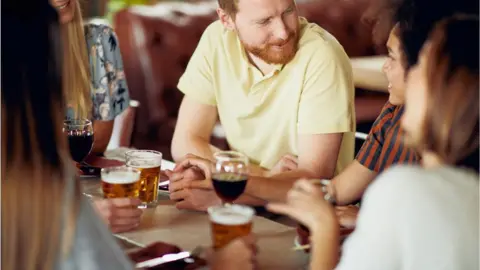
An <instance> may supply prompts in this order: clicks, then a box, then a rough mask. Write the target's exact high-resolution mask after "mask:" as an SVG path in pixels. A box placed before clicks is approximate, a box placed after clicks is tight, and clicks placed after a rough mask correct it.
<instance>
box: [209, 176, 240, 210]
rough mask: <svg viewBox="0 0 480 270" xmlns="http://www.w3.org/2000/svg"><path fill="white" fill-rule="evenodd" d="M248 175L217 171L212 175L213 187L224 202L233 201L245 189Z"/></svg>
mask: <svg viewBox="0 0 480 270" xmlns="http://www.w3.org/2000/svg"><path fill="white" fill-rule="evenodd" d="M247 179H248V175H245V174H236V173H218V174H214V175H213V176H212V182H213V188H214V189H215V192H216V193H217V195H218V197H220V199H222V200H223V201H224V202H229V203H231V202H233V201H235V200H236V199H238V197H240V195H242V193H243V192H244V191H245V187H246V186H247Z"/></svg>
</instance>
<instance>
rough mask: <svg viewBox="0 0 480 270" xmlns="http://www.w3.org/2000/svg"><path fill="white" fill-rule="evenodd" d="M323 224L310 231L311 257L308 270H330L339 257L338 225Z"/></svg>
mask: <svg viewBox="0 0 480 270" xmlns="http://www.w3.org/2000/svg"><path fill="white" fill-rule="evenodd" d="M325 223H327V222H323V224H322V225H323V226H322V228H319V229H318V230H314V231H312V235H311V236H310V243H311V247H312V257H311V260H310V269H316V270H332V269H334V268H335V266H336V265H337V263H338V257H339V252H340V250H339V241H340V237H339V227H340V226H339V225H338V222H336V221H332V222H328V225H326V224H325Z"/></svg>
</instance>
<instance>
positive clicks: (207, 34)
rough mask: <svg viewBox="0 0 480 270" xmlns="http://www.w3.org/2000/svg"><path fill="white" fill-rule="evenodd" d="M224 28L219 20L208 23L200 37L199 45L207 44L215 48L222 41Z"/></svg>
mask: <svg viewBox="0 0 480 270" xmlns="http://www.w3.org/2000/svg"><path fill="white" fill-rule="evenodd" d="M225 33H226V29H225V27H224V26H223V25H222V23H221V22H220V20H216V21H214V22H212V23H211V24H209V25H208V26H207V28H205V31H204V32H203V34H202V37H201V38H200V42H199V46H209V47H210V48H216V47H218V46H219V44H221V43H222V41H223V39H222V37H223V36H224V35H225Z"/></svg>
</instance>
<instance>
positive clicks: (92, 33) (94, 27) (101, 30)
mask: <svg viewBox="0 0 480 270" xmlns="http://www.w3.org/2000/svg"><path fill="white" fill-rule="evenodd" d="M84 29H85V39H86V40H87V41H89V40H91V41H98V40H99V39H109V38H113V39H115V40H116V39H117V37H116V34H115V31H113V28H112V27H111V26H109V25H107V24H104V23H95V22H89V23H86V24H85V25H84Z"/></svg>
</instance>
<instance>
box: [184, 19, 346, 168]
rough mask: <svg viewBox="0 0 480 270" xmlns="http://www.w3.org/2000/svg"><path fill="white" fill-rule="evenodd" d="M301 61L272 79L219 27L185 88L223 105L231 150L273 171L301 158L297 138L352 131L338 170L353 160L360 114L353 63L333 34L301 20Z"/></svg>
mask: <svg viewBox="0 0 480 270" xmlns="http://www.w3.org/2000/svg"><path fill="white" fill-rule="evenodd" d="M300 25H301V36H300V41H299V50H298V52H297V53H296V56H295V58H294V59H293V60H292V61H291V62H289V63H288V64H286V65H278V66H276V68H275V69H274V71H272V72H271V73H270V74H267V75H265V76H263V75H262V73H261V72H260V71H259V70H258V69H257V68H256V67H255V66H253V65H251V64H250V63H249V61H248V59H247V56H246V53H245V51H244V49H243V47H242V45H241V43H240V41H239V39H238V36H237V35H236V34H235V32H233V31H229V30H227V29H225V28H224V27H223V25H222V24H221V23H220V22H219V21H216V22H214V23H212V24H211V25H210V26H209V27H208V28H207V29H206V30H205V32H204V34H203V36H202V38H201V40H200V43H199V44H198V46H197V49H196V50H195V52H194V54H193V56H192V58H191V59H190V62H189V63H188V66H187V69H186V71H185V73H184V74H183V76H182V77H181V78H180V81H179V84H178V88H179V89H180V90H181V91H182V92H183V93H185V94H186V95H187V96H189V97H191V98H194V99H196V100H197V101H198V102H201V103H204V104H209V105H215V106H217V109H218V113H219V116H220V121H221V123H222V125H223V127H224V129H225V133H226V137H227V140H228V142H229V144H230V145H231V147H232V148H233V149H235V150H237V151H240V152H243V153H244V154H246V155H247V156H248V157H249V158H250V159H251V161H252V162H253V163H255V164H259V165H260V166H262V167H265V168H268V169H270V168H271V167H273V165H275V163H276V162H277V161H278V160H279V159H280V158H281V157H282V156H283V155H285V154H287V153H291V154H295V155H296V154H298V150H297V138H298V134H323V133H340V132H345V134H344V136H343V142H342V146H341V150H340V155H339V159H338V163H337V169H336V172H337V173H338V172H339V171H341V170H342V169H343V168H345V166H346V165H347V164H349V163H350V162H351V161H352V160H353V154H354V153H353V152H354V131H355V110H354V86H353V79H352V68H351V65H350V61H349V59H348V57H347V55H346V54H345V52H344V50H343V48H342V46H341V45H340V44H339V43H338V42H337V40H336V39H335V38H334V37H333V36H332V35H330V34H329V33H328V32H327V31H325V30H323V29H322V28H320V27H319V26H317V25H316V24H311V23H308V22H307V21H306V20H305V19H303V18H301V19H300Z"/></svg>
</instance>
